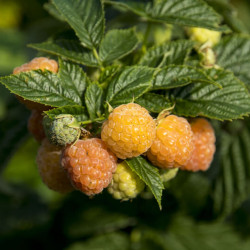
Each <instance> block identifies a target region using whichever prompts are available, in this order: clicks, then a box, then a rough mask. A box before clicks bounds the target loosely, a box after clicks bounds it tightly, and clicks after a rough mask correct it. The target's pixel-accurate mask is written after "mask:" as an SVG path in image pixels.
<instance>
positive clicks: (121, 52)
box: [100, 29, 139, 63]
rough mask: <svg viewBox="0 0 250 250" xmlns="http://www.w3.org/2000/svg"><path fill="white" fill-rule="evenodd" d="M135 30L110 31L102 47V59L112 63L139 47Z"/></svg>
mask: <svg viewBox="0 0 250 250" xmlns="http://www.w3.org/2000/svg"><path fill="white" fill-rule="evenodd" d="M138 42H139V41H138V38H137V36H136V33H135V30H134V29H128V30H110V31H109V32H108V33H107V34H106V35H105V37H104V39H103V40H102V42H101V45H100V59H101V61H102V62H106V63H110V62H112V61H114V60H116V59H119V58H122V57H124V56H126V55H127V54H129V53H130V52H132V51H133V50H134V49H135V48H136V47H137V45H138Z"/></svg>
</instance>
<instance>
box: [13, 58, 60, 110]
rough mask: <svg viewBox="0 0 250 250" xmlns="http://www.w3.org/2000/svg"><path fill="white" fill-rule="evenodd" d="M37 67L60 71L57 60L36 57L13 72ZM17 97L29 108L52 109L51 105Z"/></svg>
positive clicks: (55, 71)
mask: <svg viewBox="0 0 250 250" xmlns="http://www.w3.org/2000/svg"><path fill="white" fill-rule="evenodd" d="M36 69H41V70H45V69H46V70H50V71H52V72H54V73H57V71H58V63H57V62H56V61H55V60H50V59H48V58H46V57H36V58H34V59H33V60H31V61H30V62H28V63H25V64H23V65H21V66H20V67H16V68H15V69H14V70H13V74H18V73H21V72H26V71H30V70H36ZM17 99H18V100H19V101H20V102H21V103H23V104H24V105H25V106H26V107H27V108H28V109H30V110H33V109H36V110H40V111H45V110H48V109H50V108H51V107H48V106H45V105H43V104H40V103H36V102H32V101H29V100H25V99H23V98H22V97H21V96H17Z"/></svg>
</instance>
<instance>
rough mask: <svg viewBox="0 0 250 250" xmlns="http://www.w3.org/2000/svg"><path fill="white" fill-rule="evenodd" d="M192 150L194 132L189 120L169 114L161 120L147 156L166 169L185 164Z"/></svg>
mask: <svg viewBox="0 0 250 250" xmlns="http://www.w3.org/2000/svg"><path fill="white" fill-rule="evenodd" d="M192 151H193V132H192V130H191V127H190V125H189V123H188V121H187V120H186V119H185V118H182V117H178V116H175V115H169V116H167V117H166V118H163V119H161V120H160V121H159V124H158V126H157V128H156V138H155V140H154V141H153V144H152V146H151V148H150V149H149V150H148V152H147V157H148V159H149V160H150V161H151V162H152V163H153V164H154V165H155V166H158V167H160V168H164V169H166V168H173V167H180V166H183V165H185V164H186V163H187V161H188V160H189V158H190V156H191V153H192Z"/></svg>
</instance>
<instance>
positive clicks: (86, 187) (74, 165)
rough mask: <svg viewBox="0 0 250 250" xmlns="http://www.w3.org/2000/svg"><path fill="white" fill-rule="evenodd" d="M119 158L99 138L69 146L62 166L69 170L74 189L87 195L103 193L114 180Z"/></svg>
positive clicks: (79, 141) (63, 157)
mask: <svg viewBox="0 0 250 250" xmlns="http://www.w3.org/2000/svg"><path fill="white" fill-rule="evenodd" d="M116 161H117V158H116V157H115V155H114V154H113V153H112V152H110V151H109V150H108V149H107V146H106V145H105V143H104V142H103V141H102V140H101V139H98V138H93V139H87V140H78V141H77V142H76V143H75V144H73V145H70V146H67V147H66V148H65V150H64V153H63V156H62V160H61V163H62V166H63V167H64V168H65V169H66V170H67V172H68V175H69V177H70V179H71V181H72V184H73V185H74V187H75V188H76V189H78V190H80V191H82V192H83V193H85V194H86V195H95V194H98V193H100V192H102V190H103V188H106V187H107V186H108V185H109V183H110V182H111V180H112V173H113V172H115V170H116Z"/></svg>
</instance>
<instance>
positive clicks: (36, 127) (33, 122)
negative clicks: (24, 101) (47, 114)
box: [28, 109, 45, 143]
mask: <svg viewBox="0 0 250 250" xmlns="http://www.w3.org/2000/svg"><path fill="white" fill-rule="evenodd" d="M28 130H29V132H30V133H31V134H32V135H33V136H34V138H35V139H36V140H37V141H38V142H39V143H40V142H41V141H42V140H43V139H44V138H45V133H44V129H43V115H42V113H41V112H40V111H38V110H35V109H34V110H32V113H31V115H30V118H29V121H28Z"/></svg>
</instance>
